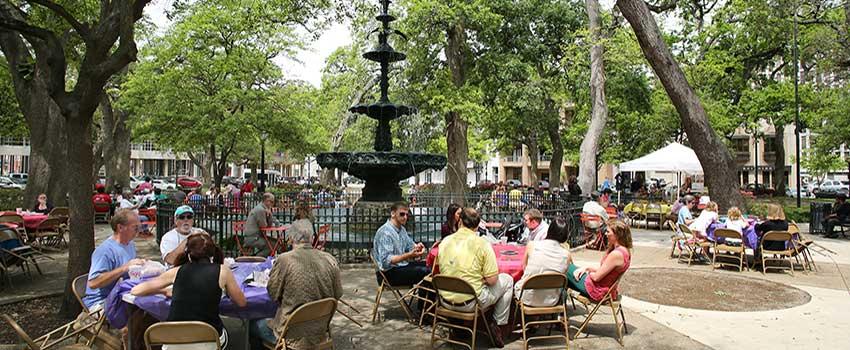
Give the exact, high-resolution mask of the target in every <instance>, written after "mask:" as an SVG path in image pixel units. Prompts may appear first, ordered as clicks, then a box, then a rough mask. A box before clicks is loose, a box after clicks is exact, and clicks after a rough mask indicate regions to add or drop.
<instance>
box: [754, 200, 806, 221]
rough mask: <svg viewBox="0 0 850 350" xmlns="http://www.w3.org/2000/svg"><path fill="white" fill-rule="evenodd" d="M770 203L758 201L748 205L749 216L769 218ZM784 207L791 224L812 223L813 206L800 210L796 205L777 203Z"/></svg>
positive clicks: (804, 206)
mask: <svg viewBox="0 0 850 350" xmlns="http://www.w3.org/2000/svg"><path fill="white" fill-rule="evenodd" d="M768 204H769V203H767V202H762V201H757V202H755V201H754V202H750V203H748V207H749V211H748V212H747V214H749V215H756V216H758V217H759V218H762V219H764V218H766V217H767V205H768ZM776 204H779V205H781V206H782V209H783V210H784V211H785V220H788V221H789V222H791V221H794V222H797V223H804V222H809V221H811V220H810V219H809V216H810V215H811V206H809V205H805V203H804V205H802V206H800V208H797V205H796V204H786V203H784V202H783V203H776Z"/></svg>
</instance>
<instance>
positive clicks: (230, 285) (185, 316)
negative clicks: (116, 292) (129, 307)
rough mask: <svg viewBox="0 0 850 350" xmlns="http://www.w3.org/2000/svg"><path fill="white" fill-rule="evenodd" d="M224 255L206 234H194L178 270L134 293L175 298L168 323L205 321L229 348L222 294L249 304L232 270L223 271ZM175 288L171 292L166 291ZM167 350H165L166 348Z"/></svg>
mask: <svg viewBox="0 0 850 350" xmlns="http://www.w3.org/2000/svg"><path fill="white" fill-rule="evenodd" d="M223 261H224V254H223V253H222V252H221V249H220V248H219V247H217V246H216V245H215V243H213V241H212V239H211V238H210V236H209V235H207V234H205V233H193V234H191V235H189V237H188V238H186V252H185V253H184V254H182V255H179V256H178V257H177V260H176V262H175V265H174V266H175V267H174V268H172V269H170V270H168V271H166V272H165V273H163V274H162V275H159V277H157V278H154V279H152V280H150V281H147V282H144V283H141V284H139V285H137V286H135V287H133V289H132V290H130V293H131V294H133V295H150V294H155V293H163V294H165V295H166V296H171V309H170V310H169V313H168V321H201V322H205V323H207V324H209V325H210V326H213V328H215V329H216V330H217V331H218V333H219V334H220V336H221V338H220V339H221V345H222V346H221V348H222V349H224V348H225V347H226V344H227V332H226V331H225V330H224V327H223V325H222V323H221V317H219V310H218V305H219V302H220V301H221V296H222V291H224V292H226V294H227V296H229V297H230V299H231V300H233V302H234V303H236V305H238V306H239V307H245V306H246V305H247V301H246V300H245V295H244V294H243V293H242V290H241V289H239V283H237V282H236V279H235V278H234V277H233V272H231V271H230V269H229V268H221V266H222V265H221V264H222V262H223ZM169 285H173V289H172V291H171V292H169V291H168V290H166V289H165V288H166V287H168V286H169ZM214 347H215V344H212V345H210V344H200V345H199V346H194V345H193V346H187V345H182V346H179V347H178V346H176V345H172V346H170V347H169V348H170V349H171V350H174V349H192V350H194V349H212V348H214ZM163 348H165V347H163Z"/></svg>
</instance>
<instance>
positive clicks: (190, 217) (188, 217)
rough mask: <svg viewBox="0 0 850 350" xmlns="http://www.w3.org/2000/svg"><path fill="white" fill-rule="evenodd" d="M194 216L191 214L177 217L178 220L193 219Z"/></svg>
mask: <svg viewBox="0 0 850 350" xmlns="http://www.w3.org/2000/svg"><path fill="white" fill-rule="evenodd" d="M194 218H195V216H194V215H192V214H186V215H180V216H178V217H177V219H178V220H189V219H194Z"/></svg>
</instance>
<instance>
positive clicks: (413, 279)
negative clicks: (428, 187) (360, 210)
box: [372, 202, 431, 286]
mask: <svg viewBox="0 0 850 350" xmlns="http://www.w3.org/2000/svg"><path fill="white" fill-rule="evenodd" d="M409 215H410V209H409V208H408V207H407V204H406V203H403V202H397V203H394V204H393V205H392V207H390V218H389V219H388V220H387V222H386V223H385V224H384V225H383V226H381V227H380V228H378V231H377V232H375V239H374V249H372V258H374V259H375V261H376V262H377V263H378V266H379V267H380V269H381V271H383V272H384V275H385V276H387V280H388V282H389V283H390V285H393V286H409V285H413V284H416V283H419V281H421V280H422V278H423V277H425V276H427V275H428V274H429V273H430V272H431V271H430V270H428V267H426V266H425V262H424V261H421V260H419V261H417V259H418V258H419V257H421V256H423V255H425V245H423V244H422V243H413V239H412V238H410V235H409V234H408V233H407V229H405V228H404V225H405V224H406V223H407V218H408V216H409ZM375 277H376V278H377V279H378V283H379V284H380V283H381V274H380V273H378V272H377V271H376V272H375Z"/></svg>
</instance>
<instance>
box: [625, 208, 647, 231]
mask: <svg viewBox="0 0 850 350" xmlns="http://www.w3.org/2000/svg"><path fill="white" fill-rule="evenodd" d="M631 204H632V205H631V206H630V207H629V211H627V212H626V213H625V214H626V217H627V218H628V219H629V226H634V227H639V226H638V225H637V224H636V223H635V222H637V221H638V220H643V219H645V218H646V204H643V203H638V202H632V203H631Z"/></svg>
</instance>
